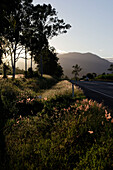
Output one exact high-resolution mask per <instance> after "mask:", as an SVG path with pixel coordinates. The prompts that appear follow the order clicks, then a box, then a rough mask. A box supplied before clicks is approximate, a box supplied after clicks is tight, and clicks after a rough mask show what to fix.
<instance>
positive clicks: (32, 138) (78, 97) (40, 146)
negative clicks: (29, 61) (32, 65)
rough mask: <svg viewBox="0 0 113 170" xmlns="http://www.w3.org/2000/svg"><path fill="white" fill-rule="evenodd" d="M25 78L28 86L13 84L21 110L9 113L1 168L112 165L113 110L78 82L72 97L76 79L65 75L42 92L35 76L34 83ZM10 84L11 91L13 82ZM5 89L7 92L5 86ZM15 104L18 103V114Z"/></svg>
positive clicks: (76, 167) (63, 167) (5, 127)
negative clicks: (37, 88)
mask: <svg viewBox="0 0 113 170" xmlns="http://www.w3.org/2000/svg"><path fill="white" fill-rule="evenodd" d="M27 81H28V82H29V81H30V80H26V82H27ZM34 81H35V80H34ZM26 82H23V84H24V83H25V84H24V86H25V87H23V85H22V86H21V83H20V84H19V85H18V86H14V85H13V92H12V95H13V96H14V95H17V96H18V101H16V103H17V102H19V103H18V104H19V107H18V108H19V112H18V116H17V117H12V118H10V119H9V118H8V119H7V122H6V123H5V125H4V127H3V129H2V137H3V140H2V141H4V150H5V155H4V159H3V162H4V164H3V165H2V166H1V167H3V169H4V168H5V169H31V170H33V169H51V170H52V169H75V170H76V169H112V168H113V159H112V158H113V140H112V136H113V118H112V114H111V113H109V112H108V110H107V109H106V108H105V107H104V106H103V105H102V104H98V103H97V102H96V101H92V100H88V99H86V98H85V96H84V94H83V92H82V90H81V89H78V88H77V87H75V97H74V98H72V97H71V95H72V94H71V88H72V87H71V83H69V82H68V81H66V80H64V81H61V82H58V83H57V84H56V85H54V86H52V87H51V89H46V90H44V89H43V90H41V92H39V91H38V92H36V91H35V88H33V86H34V85H33V84H32V83H34V82H33V81H32V82H31V83H30V82H29V83H28V82H27V84H29V85H31V86H32V88H31V86H30V87H29V86H27V85H26ZM10 83H11V82H10ZM7 86H8V85H7ZM8 87H10V90H9V91H10V92H11V84H10V86H8ZM14 87H15V88H14ZM26 88H27V93H24V96H23V93H22V94H20V91H23V92H26V91H25V89H26ZM2 90H3V88H2V89H1V91H2ZM7 92H8V90H7ZM1 94H2V96H6V94H5V92H4V93H3V91H2V92H1ZM3 94H4V95H3ZM10 95H11V94H10ZM19 95H20V96H19ZM38 95H41V98H38V97H36V96H38ZM17 96H16V97H17ZM3 99H4V100H3ZM3 99H2V98H1V100H2V101H6V100H5V97H4V98H3ZM11 102H12V100H11V101H10V103H11ZM21 104H22V105H21ZM9 107H10V105H9ZM40 107H41V108H40ZM20 108H21V109H20ZM25 108H26V109H28V108H30V109H29V110H24V109H25ZM34 108H35V109H34ZM39 108H40V109H39ZM16 109H17V105H16V108H14V110H13V111H12V113H13V114H14V111H15V112H16ZM33 109H34V110H35V111H36V112H34V110H33ZM23 110H24V112H23ZM10 112H11V111H10ZM22 112H23V113H22ZM29 112H31V114H29ZM21 113H22V114H21ZM34 113H35V114H34ZM2 152H3V150H2V151H1V154H2ZM6 162H7V164H6Z"/></svg>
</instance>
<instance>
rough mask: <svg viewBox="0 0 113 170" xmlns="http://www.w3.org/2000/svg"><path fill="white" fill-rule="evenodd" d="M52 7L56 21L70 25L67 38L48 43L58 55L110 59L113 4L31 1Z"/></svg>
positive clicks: (97, 0)
mask: <svg viewBox="0 0 113 170" xmlns="http://www.w3.org/2000/svg"><path fill="white" fill-rule="evenodd" d="M33 2H34V4H43V3H45V4H49V3H50V4H51V5H52V7H54V8H55V9H56V11H57V12H58V17H59V19H64V21H65V23H67V24H71V26H72V28H71V29H70V30H68V33H67V34H62V35H59V36H57V37H54V38H52V40H50V45H51V46H54V47H55V48H56V50H57V51H61V52H81V53H85V52H91V53H94V54H97V55H99V56H100V57H103V58H106V57H109V58H111V57H113V0H34V1H33Z"/></svg>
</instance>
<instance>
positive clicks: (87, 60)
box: [58, 52, 111, 77]
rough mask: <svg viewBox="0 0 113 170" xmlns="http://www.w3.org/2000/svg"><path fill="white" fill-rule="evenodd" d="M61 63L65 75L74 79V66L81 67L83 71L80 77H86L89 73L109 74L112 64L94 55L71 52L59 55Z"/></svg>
mask: <svg viewBox="0 0 113 170" xmlns="http://www.w3.org/2000/svg"><path fill="white" fill-rule="evenodd" d="M58 58H59V63H60V64H61V66H62V67H63V69H64V75H67V76H68V77H73V75H72V73H71V72H72V66H73V65H76V64H78V65H80V66H81V68H82V71H81V72H80V76H82V75H86V74H87V73H93V72H94V73H97V74H102V73H103V72H105V73H108V70H107V69H108V68H109V66H110V64H111V62H109V61H107V60H105V59H103V58H101V57H99V56H97V55H95V54H92V53H78V52H70V53H66V54H59V55H58Z"/></svg>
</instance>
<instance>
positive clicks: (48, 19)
mask: <svg viewBox="0 0 113 170" xmlns="http://www.w3.org/2000/svg"><path fill="white" fill-rule="evenodd" d="M33 11H34V12H33V18H32V19H33V21H34V22H33V24H34V25H35V27H34V30H35V34H36V33H37V34H38V39H39V40H40V45H39V47H40V48H38V49H37V48H35V49H34V50H33V51H34V54H35V57H34V60H35V61H36V62H37V61H38V64H39V65H40V68H41V75H42V72H43V69H42V68H44V67H42V64H41V63H42V55H41V54H42V53H43V52H42V51H43V49H45V48H47V46H48V40H49V39H51V38H52V37H54V36H57V35H59V34H62V33H66V32H67V30H68V29H69V28H70V27H71V26H70V25H69V24H65V22H64V20H63V19H59V18H58V16H57V12H56V10H55V8H52V6H51V5H50V4H48V5H46V4H43V5H39V4H38V5H37V6H35V7H34V9H33ZM32 48H33V47H32ZM48 48H49V47H48ZM35 50H36V51H35ZM39 56H40V62H39V59H37V57H39ZM49 56H50V55H48V57H49ZM44 57H45V56H44V55H43V58H44ZM46 67H47V65H46Z"/></svg>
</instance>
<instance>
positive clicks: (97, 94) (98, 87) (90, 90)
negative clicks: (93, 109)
mask: <svg viewBox="0 0 113 170" xmlns="http://www.w3.org/2000/svg"><path fill="white" fill-rule="evenodd" d="M76 85H77V86H79V87H81V89H83V91H84V94H85V95H86V97H88V98H91V99H93V100H96V101H98V102H99V103H101V102H103V103H104V105H105V106H108V107H109V108H110V109H112V110H113V83H112V82H100V81H78V82H77V83H76Z"/></svg>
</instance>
